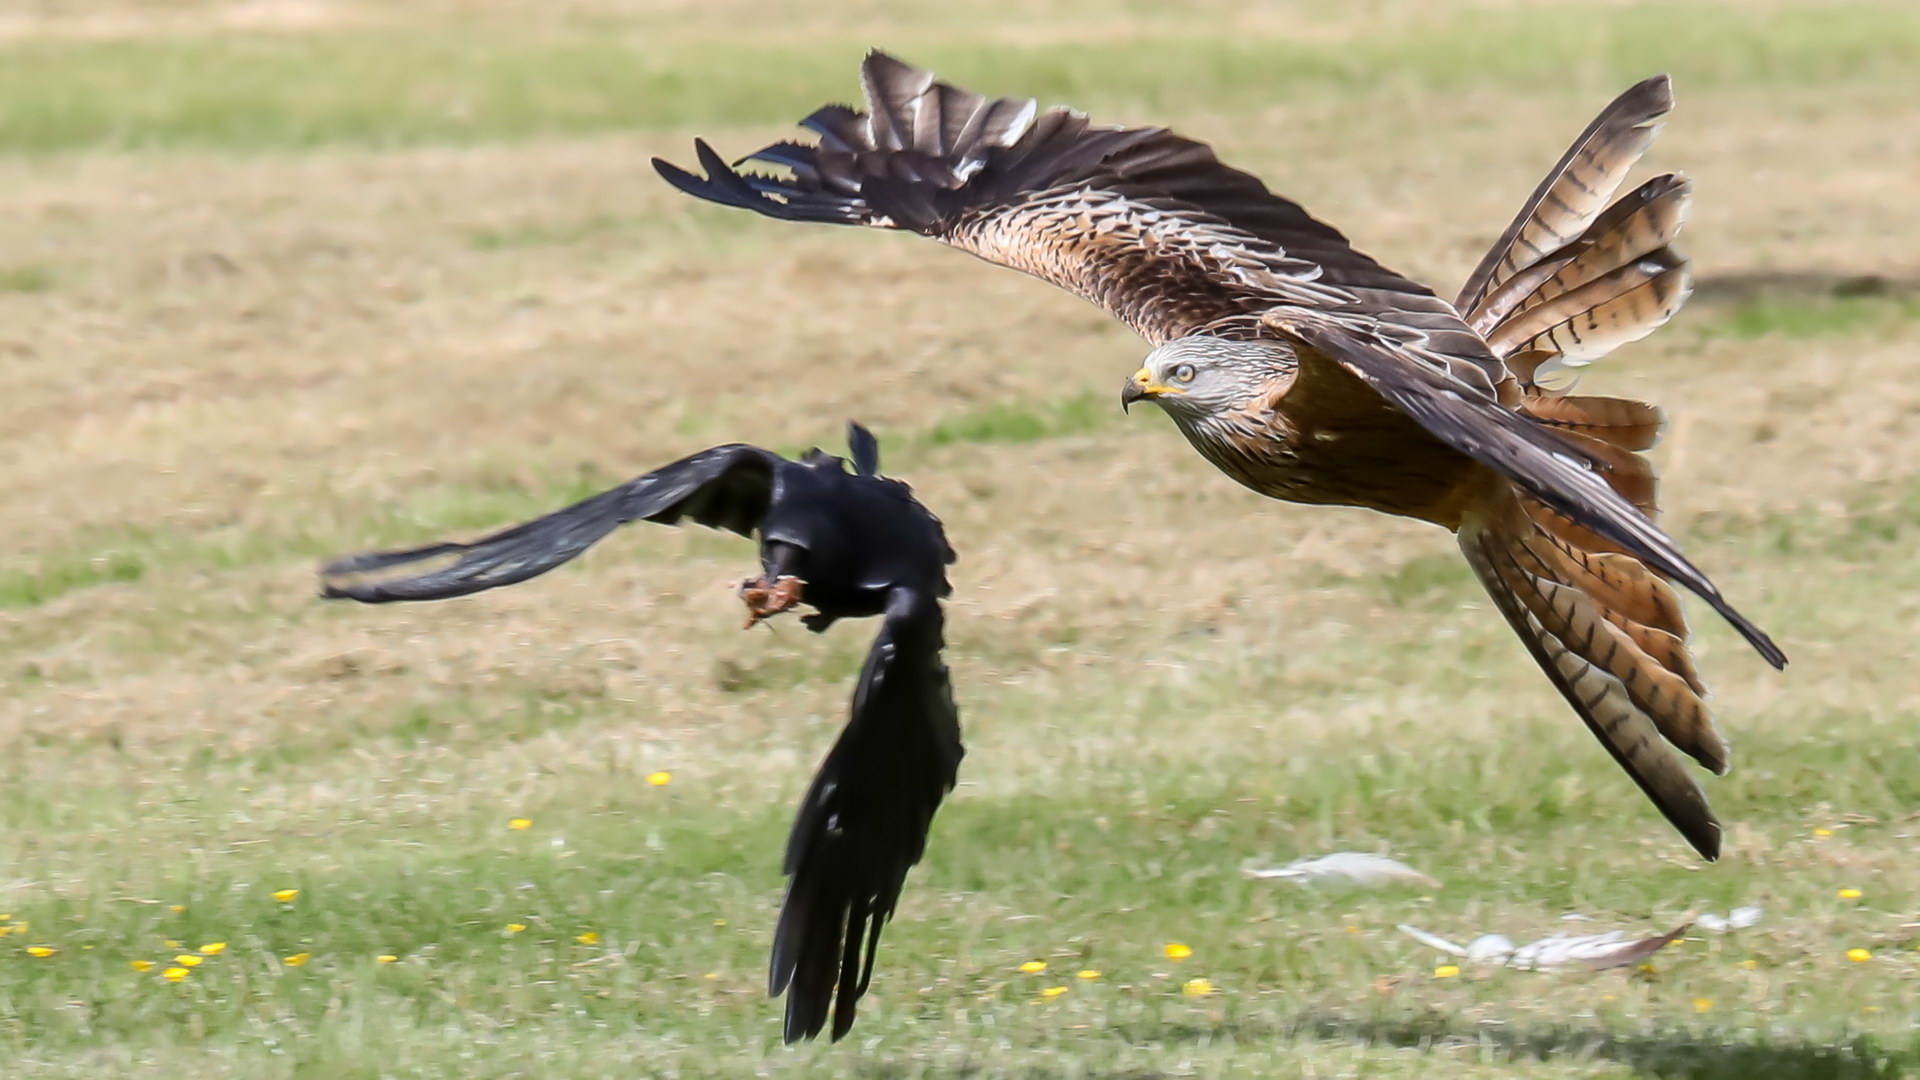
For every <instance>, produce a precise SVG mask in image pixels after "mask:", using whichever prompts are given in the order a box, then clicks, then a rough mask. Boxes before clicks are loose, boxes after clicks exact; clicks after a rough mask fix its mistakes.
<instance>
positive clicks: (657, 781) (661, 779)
mask: <svg viewBox="0 0 1920 1080" xmlns="http://www.w3.org/2000/svg"><path fill="white" fill-rule="evenodd" d="M647 783H649V784H652V785H653V786H654V787H666V786H667V785H668V784H671V783H673V774H672V773H670V772H667V771H665V770H661V771H660V772H653V773H648V774H647Z"/></svg>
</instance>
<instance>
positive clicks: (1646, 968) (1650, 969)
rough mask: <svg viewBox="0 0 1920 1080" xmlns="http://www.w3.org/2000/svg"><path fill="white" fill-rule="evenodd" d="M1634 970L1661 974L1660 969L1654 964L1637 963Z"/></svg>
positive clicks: (1641, 972) (1647, 973)
mask: <svg viewBox="0 0 1920 1080" xmlns="http://www.w3.org/2000/svg"><path fill="white" fill-rule="evenodd" d="M1633 970H1635V971H1637V972H1639V973H1640V974H1642V975H1658V974H1660V969H1659V968H1657V967H1654V966H1653V965H1652V964H1636V965H1634V968H1633Z"/></svg>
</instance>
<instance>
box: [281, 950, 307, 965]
mask: <svg viewBox="0 0 1920 1080" xmlns="http://www.w3.org/2000/svg"><path fill="white" fill-rule="evenodd" d="M311 959H313V954H312V953H310V952H297V953H294V954H293V955H292V956H289V957H287V958H286V959H285V960H282V961H280V962H281V963H283V964H285V965H287V966H288V967H299V966H300V965H301V964H304V963H306V962H307V961H309V960H311Z"/></svg>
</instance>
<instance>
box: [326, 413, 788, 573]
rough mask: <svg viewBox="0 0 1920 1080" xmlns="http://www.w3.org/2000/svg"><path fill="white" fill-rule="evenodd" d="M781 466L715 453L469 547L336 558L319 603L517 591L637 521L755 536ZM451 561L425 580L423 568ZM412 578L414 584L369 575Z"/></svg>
mask: <svg viewBox="0 0 1920 1080" xmlns="http://www.w3.org/2000/svg"><path fill="white" fill-rule="evenodd" d="M780 464H782V462H781V459H780V458H779V457H778V456H776V455H774V454H772V453H770V452H768V451H766V450H762V449H760V448H759V447H757V446H746V445H742V444H734V445H729V446H716V447H714V448H713V449H711V450H703V451H701V452H700V453H698V454H694V455H692V456H690V457H686V458H682V459H681V460H679V461H676V462H674V463H673V464H671V465H667V466H665V467H663V468H660V469H656V470H654V471H653V472H650V473H648V474H646V475H645V476H641V477H637V478H635V479H633V480H629V481H627V482H626V483H624V484H621V485H620V486H619V487H617V488H613V489H611V490H609V491H603V492H601V493H600V494H598V495H595V496H593V497H592V498H589V499H584V500H582V501H580V502H577V503H575V504H573V505H572V506H569V507H567V508H566V509H564V510H558V511H555V512H554V513H551V514H548V515H546V516H545V517H542V518H537V519H535V520H533V521H529V522H527V523H525V524H523V525H516V526H514V527H513V528H511V529H506V530H504V531H501V532H498V533H495V534H493V535H492V536H488V537H485V538H484V539H480V540H476V541H474V542H472V543H468V544H459V543H441V544H429V545H427V546H426V547H419V548H411V549H408V550H405V551H375V552H366V553H364V554H360V555H349V556H347V557H345V558H341V559H336V560H334V561H333V562H331V563H328V564H327V565H326V566H323V567H322V568H321V570H320V574H321V578H322V586H321V595H322V596H325V597H327V598H329V599H339V598H348V599H353V600H359V601H362V602H363V603H369V604H382V603H387V602H388V601H393V600H444V599H447V598H448V597H454V596H465V595H467V594H469V593H476V592H481V591H483V590H486V589H493V588H498V587H500V586H502V585H512V584H514V583H516V582H521V581H525V580H527V579H528V578H532V577H538V576H539V575H541V574H544V573H546V572H547V571H549V570H551V569H553V568H554V567H556V566H559V565H560V564H561V563H564V562H567V561H568V560H571V559H574V558H576V557H578V556H579V555H580V553H581V552H584V551H586V550H587V549H588V548H589V547H592V546H593V545H594V544H596V543H598V542H600V540H602V539H603V538H605V537H606V535H607V534H608V533H611V532H612V531H613V530H615V529H617V528H619V527H620V526H622V525H624V524H626V523H627V522H629V521H638V520H643V519H644V520H647V521H656V522H659V523H660V524H663V525H674V524H677V523H679V521H680V520H681V519H682V518H691V519H692V520H693V521H695V522H697V523H699V524H701V525H705V526H707V527H708V528H714V529H728V530H731V531H733V532H736V533H739V534H740V535H742V536H751V535H752V534H753V531H754V529H756V528H758V527H759V525H760V521H761V519H762V518H764V517H765V516H766V513H767V504H768V501H769V500H770V499H771V497H772V492H773V474H774V470H775V469H776V468H777V467H778V466H779V465H780ZM449 557H453V559H454V561H453V562H452V563H451V564H450V565H445V566H442V567H440V568H439V569H434V570H427V571H425V572H421V566H422V564H426V563H431V562H436V561H438V560H442V559H446V558H449ZM400 569H405V570H408V571H411V573H410V574H408V575H406V576H399V577H395V576H386V577H379V578H372V579H365V578H364V575H370V574H380V573H386V572H391V571H395V570H400Z"/></svg>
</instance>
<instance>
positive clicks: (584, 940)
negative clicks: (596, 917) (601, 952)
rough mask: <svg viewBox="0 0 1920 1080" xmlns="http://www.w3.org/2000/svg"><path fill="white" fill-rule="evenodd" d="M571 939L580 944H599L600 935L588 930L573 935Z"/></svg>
mask: <svg viewBox="0 0 1920 1080" xmlns="http://www.w3.org/2000/svg"><path fill="white" fill-rule="evenodd" d="M573 940H575V941H577V942H579V943H580V944H582V945H598V944H600V935H599V934H596V933H594V932H593V931H591V930H589V931H587V932H586V933H584V934H576V935H574V938H573Z"/></svg>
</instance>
